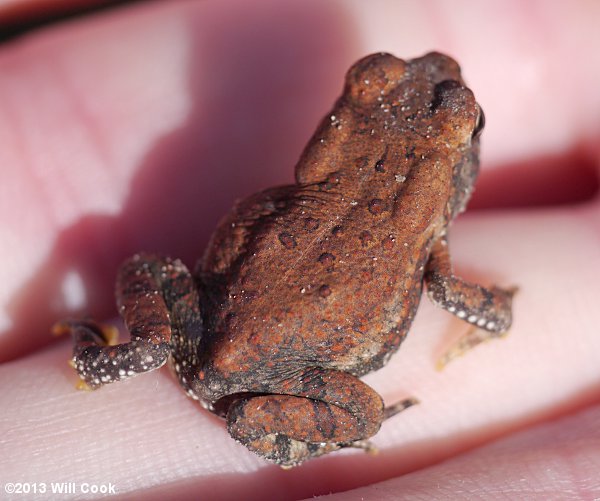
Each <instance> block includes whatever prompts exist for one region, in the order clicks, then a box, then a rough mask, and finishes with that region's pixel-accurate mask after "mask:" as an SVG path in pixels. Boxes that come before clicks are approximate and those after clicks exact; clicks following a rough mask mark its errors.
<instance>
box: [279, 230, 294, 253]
mask: <svg viewBox="0 0 600 501" xmlns="http://www.w3.org/2000/svg"><path fill="white" fill-rule="evenodd" d="M279 241H280V242H281V244H282V245H283V246H284V247H285V248H286V249H293V248H294V247H296V245H297V244H296V239H295V238H294V237H293V235H292V234H290V233H287V232H285V231H284V232H282V233H280V234H279Z"/></svg>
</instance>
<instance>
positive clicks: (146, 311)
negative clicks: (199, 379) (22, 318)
mask: <svg viewBox="0 0 600 501" xmlns="http://www.w3.org/2000/svg"><path fill="white" fill-rule="evenodd" d="M116 296H117V304H118V306H119V313H120V314H121V315H122V317H123V319H124V321H125V325H126V326H127V328H128V330H129V332H130V333H131V341H130V342H128V343H122V344H116V345H114V346H112V345H111V344H110V340H109V339H108V336H107V331H106V329H102V328H101V327H100V326H99V325H98V324H96V323H95V322H93V321H66V322H62V323H60V324H58V326H57V327H56V328H55V330H56V331H59V332H61V331H63V332H64V331H70V332H71V334H72V336H73V340H74V347H73V365H74V367H75V369H76V371H77V372H78V374H79V377H80V378H81V379H82V381H83V382H84V383H85V385H84V387H86V388H88V389H96V388H99V387H100V386H102V385H104V384H109V383H113V382H115V381H122V380H124V379H127V378H130V377H132V376H135V375H137V374H141V373H143V372H148V371H151V370H154V369H157V368H158V367H161V366H162V365H164V363H165V362H166V361H167V359H168V358H169V355H170V354H171V353H175V354H177V351H178V348H180V349H183V348H182V347H183V346H184V345H185V347H186V348H189V347H190V346H191V345H192V344H194V345H195V346H197V342H198V341H199V339H200V336H201V332H202V322H201V318H200V314H199V311H198V309H199V306H198V304H199V303H198V293H197V291H196V288H195V285H194V281H193V278H192V276H191V275H190V273H189V272H188V270H187V268H186V267H185V266H184V265H183V264H182V263H181V262H180V261H178V260H175V261H172V260H170V259H168V258H159V257H157V256H153V255H136V256H134V257H133V258H131V259H129V260H127V261H126V262H125V263H123V265H122V266H121V268H120V270H119V274H118V278H117V288H116ZM182 332H185V334H186V336H188V337H189V342H188V338H187V337H186V341H185V342H183V341H182V336H181V333H182Z"/></svg>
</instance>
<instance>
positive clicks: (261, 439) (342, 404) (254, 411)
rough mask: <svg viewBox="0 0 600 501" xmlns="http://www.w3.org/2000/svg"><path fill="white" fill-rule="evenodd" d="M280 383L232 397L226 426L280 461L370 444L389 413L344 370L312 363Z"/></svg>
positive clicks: (267, 456)
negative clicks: (262, 392) (275, 390)
mask: <svg viewBox="0 0 600 501" xmlns="http://www.w3.org/2000/svg"><path fill="white" fill-rule="evenodd" d="M278 389H279V391H280V394H268V395H260V396H253V397H242V398H240V399H238V400H236V401H234V403H233V404H232V405H231V406H230V408H229V409H228V412H227V427H228V430H229V433H230V434H231V436H232V437H233V438H234V439H236V440H238V441H239V442H241V443H242V444H243V445H245V446H246V447H248V448H249V449H250V450H251V451H253V452H255V453H256V454H258V455H259V456H261V457H263V458H265V459H268V460H270V461H273V462H275V463H277V464H279V465H281V466H284V467H290V466H295V465H297V464H300V463H301V462H302V461H304V460H306V459H309V458H312V457H317V456H321V455H323V454H326V453H328V452H331V451H334V450H337V449H340V448H342V447H360V448H364V449H367V450H369V449H370V444H369V443H368V442H366V441H365V440H366V439H368V438H369V437H371V436H373V435H374V434H375V433H377V431H378V430H379V427H380V426H381V423H382V421H383V420H384V419H385V418H387V417H389V416H388V414H386V411H385V410H384V407H383V401H382V399H381V397H380V396H379V395H378V394H377V393H376V392H375V391H374V390H373V389H372V388H371V387H369V386H368V385H366V384H365V383H363V382H362V381H360V380H359V379H358V378H356V377H354V376H352V375H350V374H348V373H345V372H340V371H336V370H329V369H321V368H312V369H309V370H307V371H305V372H304V373H302V374H300V375H296V376H295V377H294V378H291V379H289V380H286V381H285V382H284V383H283V384H282V385H281V387H280V388H278ZM411 403H412V402H411ZM405 407H408V404H407V405H404V408H405ZM397 411H399V409H396V412H397ZM396 412H392V413H391V414H394V413H396ZM391 414H390V415H391Z"/></svg>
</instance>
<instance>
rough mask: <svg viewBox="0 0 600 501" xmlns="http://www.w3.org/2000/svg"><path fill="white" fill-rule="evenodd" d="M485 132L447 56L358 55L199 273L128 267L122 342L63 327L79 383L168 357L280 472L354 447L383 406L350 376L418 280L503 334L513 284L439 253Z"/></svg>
mask: <svg viewBox="0 0 600 501" xmlns="http://www.w3.org/2000/svg"><path fill="white" fill-rule="evenodd" d="M482 125H483V115H482V112H481V110H480V108H479V106H478V105H477V103H476V101H475V98H474V96H473V94H472V92H471V91H470V90H469V89H468V88H466V87H465V85H464V83H463V81H462V78H461V76H460V69H459V67H458V65H457V64H456V62H454V61H453V60H452V59H450V58H449V57H447V56H444V55H441V54H437V53H432V54H427V55H426V56H424V57H421V58H418V59H413V60H411V61H407V62H405V61H402V60H400V59H397V58H395V57H393V56H391V55H389V54H374V55H371V56H368V57H366V58H364V59H362V60H360V61H358V62H357V63H356V64H355V65H354V66H352V68H350V70H349V72H348V74H347V77H346V82H345V89H344V92H343V94H342V96H341V97H340V98H339V99H338V101H337V103H336V104H335V106H334V108H333V110H332V111H331V112H330V113H329V114H328V115H327V116H326V117H325V118H324V119H323V121H322V122H321V124H320V126H319V127H318V129H317V131H316V132H315V134H314V136H313V138H312V139H311V141H310V142H309V144H308V146H307V147H306V149H305V150H304V152H303V153H302V156H301V158H300V161H299V162H298V165H297V166H296V183H295V184H293V185H289V186H281V187H276V188H271V189H268V190H265V191H263V192H261V193H258V194H255V195H252V196H250V197H248V198H246V199H245V200H242V201H240V202H238V203H237V204H236V205H235V207H234V208H233V209H232V211H231V212H230V213H229V215H228V216H226V217H225V218H224V219H223V221H222V222H221V224H220V225H219V227H218V228H217V230H216V232H215V234H214V235H213V237H212V240H211V242H210V245H209V246H208V248H207V250H206V253H205V255H204V257H203V259H202V260H201V261H200V262H199V263H198V266H197V268H196V271H195V273H194V277H195V278H193V277H192V275H190V273H189V272H188V271H187V269H185V267H184V266H183V265H182V264H181V263H180V262H178V261H175V262H172V261H170V260H168V259H164V258H159V257H157V256H151V255H144V256H141V257H140V256H138V257H136V258H133V259H132V260H130V261H128V262H127V263H126V264H125V265H124V267H123V270H122V272H121V275H120V278H119V285H118V292H117V297H118V301H119V304H120V305H121V314H122V315H123V316H124V318H125V320H126V323H127V325H128V328H129V330H130V331H131V332H132V342H131V343H126V344H122V345H118V346H117V347H107V346H102V344H103V341H102V332H101V330H99V329H98V328H97V326H95V325H94V324H92V323H89V322H87V323H86V322H81V323H74V324H72V327H71V328H72V330H73V332H74V334H75V337H76V340H77V343H76V349H75V356H74V358H75V364H76V367H77V369H78V371H79V374H80V376H81V377H82V378H83V379H84V380H85V381H86V382H88V384H90V383H92V384H91V386H94V387H97V386H100V385H101V384H105V383H108V382H112V381H113V380H116V379H117V378H115V377H111V379H109V380H102V378H101V377H100V374H101V373H100V372H99V369H98V368H99V367H103V368H105V370H106V368H111V367H114V368H115V369H111V374H112V375H113V376H114V373H115V370H116V371H117V372H116V373H117V374H118V373H119V370H120V371H121V373H122V372H123V371H125V372H124V374H125V377H127V376H129V375H132V374H130V372H132V373H133V374H137V373H141V372H145V371H146V370H151V369H154V368H156V367H157V366H159V365H162V363H164V362H165V361H166V360H167V359H169V360H170V362H171V365H172V367H173V368H174V370H175V373H176V374H177V377H178V379H179V381H180V382H181V384H182V386H183V387H184V389H185V391H186V392H187V393H188V395H190V396H191V397H192V398H195V399H197V400H199V401H200V403H202V404H203V405H204V406H205V407H206V408H208V409H210V410H212V411H213V412H216V413H217V414H219V415H222V416H223V417H225V419H226V421H227V426H228V430H229V432H230V433H231V435H232V436H233V437H234V438H235V439H236V440H238V441H240V442H241V443H243V444H244V445H246V446H247V447H248V448H249V449H251V450H253V451H254V452H256V453H257V454H258V455H260V456H262V457H264V458H265V459H268V460H271V461H274V462H276V463H278V464H281V465H283V466H294V465H297V464H299V463H301V462H302V461H304V460H306V459H309V458H311V457H316V456H320V455H322V454H325V453H327V452H330V451H332V450H336V449H339V448H341V447H347V446H363V445H362V444H363V443H364V440H365V439H367V438H369V437H371V436H372V435H374V434H375V433H377V431H378V429H379V427H380V425H381V422H382V421H383V419H384V416H385V417H387V416H388V415H389V414H392V413H393V412H387V413H386V412H385V411H384V406H383V402H382V400H381V397H379V395H378V394H377V393H376V392H375V391H374V390H372V389H371V388H370V387H369V386H367V385H366V384H364V383H362V382H361V381H360V380H359V379H358V378H357V377H358V376H361V375H363V374H366V373H367V372H370V371H373V370H376V369H378V368H380V367H381V366H382V365H384V364H385V363H386V362H387V360H388V359H389V357H390V356H391V355H392V354H393V353H394V352H395V351H396V350H397V349H398V347H399V345H400V343H401V342H402V340H403V339H404V337H405V336H406V334H407V331H408V329H409V327H410V325H411V323H412V320H413V318H414V315H415V313H416V310H417V307H418V304H419V301H420V298H421V292H422V288H423V284H424V282H427V283H428V288H429V292H430V295H431V297H432V299H433V300H434V302H436V303H437V304H439V305H441V306H442V307H444V308H446V309H448V310H449V311H451V312H453V313H454V314H456V315H458V316H459V317H461V318H465V320H468V321H470V322H471V323H473V324H475V325H479V326H480V327H482V328H484V329H487V330H489V331H490V332H493V333H494V334H496V333H501V332H504V331H505V330H506V329H507V328H508V327H509V326H510V322H511V315H510V308H511V305H510V297H511V293H510V292H508V291H503V290H501V289H498V288H494V289H491V290H487V289H484V288H482V287H480V286H477V285H475V284H469V283H467V282H464V281H462V280H460V279H458V278H456V277H454V276H453V275H452V271H451V267H450V261H449V257H448V254H447V248H446V245H445V235H446V231H447V228H448V225H449V224H450V222H451V221H452V219H453V218H454V217H455V216H456V215H457V214H458V213H459V212H461V211H462V210H463V209H464V207H465V205H466V203H467V201H468V199H469V197H470V194H471V191H472V188H473V183H474V181H475V178H476V176H477V172H478V150H479V133H480V131H481V128H482ZM167 347H168V349H167ZM136 353H137V356H134V355H133V354H136ZM155 354H156V356H155ZM148 357H150V358H152V360H153V361H154V365H153V366H152V367H150V366H149V365H148V364H143V361H144V360H147V359H148ZM115 360H116V362H117V363H116V364H114V361H115ZM94 362H95V363H96V364H95V365H94ZM99 362H100V363H99ZM122 364H123V365H125V366H126V367H121V365H122ZM144 365H145V367H144ZM120 379H123V377H121V378H120ZM388 411H389V409H388Z"/></svg>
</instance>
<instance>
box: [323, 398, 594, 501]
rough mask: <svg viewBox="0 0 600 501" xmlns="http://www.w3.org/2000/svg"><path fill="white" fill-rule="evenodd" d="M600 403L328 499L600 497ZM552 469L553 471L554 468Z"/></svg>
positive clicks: (332, 500) (327, 498) (333, 500)
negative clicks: (437, 463)
mask: <svg viewBox="0 0 600 501" xmlns="http://www.w3.org/2000/svg"><path fill="white" fill-rule="evenodd" d="M599 424H600V406H595V407H593V408H591V409H587V410H585V411H581V412H578V413H576V414H574V415H572V416H569V417H567V418H563V419H559V420H556V421H554V422H551V423H547V424H543V425H539V426H536V427H534V428H531V429H528V430H527V431H524V432H520V433H517V434H515V435H513V436H511V437H508V438H505V439H502V440H499V441H497V442H495V443H493V444H490V445H487V446H485V447H481V448H479V449H476V450H474V451H472V452H470V453H467V454H464V455H461V456H457V457H455V458H453V459H451V460H449V461H446V462H444V463H442V464H440V465H436V466H432V467H430V468H426V469H423V470H420V471H418V472H415V473H410V474H408V475H405V476H403V477H401V478H395V479H392V480H387V481H385V482H380V483H378V484H375V485H370V486H368V487H362V488H359V489H355V490H353V491H350V492H344V493H343V494H334V495H331V496H326V497H325V498H324V499H326V500H328V501H329V500H331V501H335V500H341V499H343V500H358V499H373V498H377V499H397V498H398V496H401V497H402V498H403V499H412V498H421V499H473V498H478V499H506V494H507V493H510V496H511V498H514V499H526V498H527V499H531V498H532V496H533V497H536V498H539V499H548V498H566V497H570V496H573V493H577V498H578V499H596V498H597V497H598V496H599V495H600V486H599V485H598V465H599V464H600V432H599V430H600V427H599V426H598V425H599ZM550 472H551V473H550Z"/></svg>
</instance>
